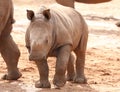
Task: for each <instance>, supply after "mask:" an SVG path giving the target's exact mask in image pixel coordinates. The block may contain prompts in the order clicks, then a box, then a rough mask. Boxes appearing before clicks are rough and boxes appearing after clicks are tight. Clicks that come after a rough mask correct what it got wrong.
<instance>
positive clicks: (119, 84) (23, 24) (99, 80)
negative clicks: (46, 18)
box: [0, 0, 120, 92]
mask: <svg viewBox="0 0 120 92" xmlns="http://www.w3.org/2000/svg"><path fill="white" fill-rule="evenodd" d="M13 1H14V8H15V19H16V23H15V24H14V29H13V32H12V35H13V38H14V40H15V42H16V43H17V45H18V46H19V48H20V51H21V57H20V60H19V65H18V67H19V69H20V71H21V72H22V74H23V76H22V77H21V78H20V79H19V80H18V81H5V80H0V92H120V71H119V70H120V52H119V51H120V37H119V36H120V28H118V27H116V25H115V23H116V22H117V21H119V20H120V12H119V10H120V2H119V0H113V1H112V2H108V3H104V4H97V5H94V4H92V5H87V4H80V3H76V9H77V10H78V11H79V12H81V14H82V15H83V16H84V18H85V19H86V22H87V23H88V26H89V41H88V48H87V52H86V65H85V74H86V77H87V80H88V84H73V83H70V82H67V83H66V85H65V86H64V87H63V88H61V89H54V86H53V84H52V79H53V76H54V68H55V66H54V65H55V58H49V59H48V63H49V69H50V74H49V80H50V82H51V84H52V88H51V89H41V88H40V89H38V88H35V87H34V83H35V81H36V80H38V78H39V75H38V70H37V68H36V65H35V64H34V62H30V61H29V60H28V52H27V49H26V48H25V40H24V36H25V31H26V28H27V25H28V23H29V21H28V20H27V18H26V9H34V10H37V9H38V7H39V6H40V5H41V4H46V5H49V4H52V3H54V1H53V0H44V1H42V0H26V1H25V0H19V1H18V0H13ZM4 73H6V65H5V63H4V60H3V59H2V57H1V56H0V76H2V75H3V74H4Z"/></svg>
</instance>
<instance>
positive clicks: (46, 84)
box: [35, 80, 51, 88]
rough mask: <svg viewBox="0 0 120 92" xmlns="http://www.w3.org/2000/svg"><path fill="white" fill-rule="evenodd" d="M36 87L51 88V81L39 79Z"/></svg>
mask: <svg viewBox="0 0 120 92" xmlns="http://www.w3.org/2000/svg"><path fill="white" fill-rule="evenodd" d="M35 87H36V88H50V87H51V85H50V82H49V81H48V80H44V81H37V82H36V83H35Z"/></svg>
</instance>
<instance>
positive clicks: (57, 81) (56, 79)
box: [53, 76, 66, 88]
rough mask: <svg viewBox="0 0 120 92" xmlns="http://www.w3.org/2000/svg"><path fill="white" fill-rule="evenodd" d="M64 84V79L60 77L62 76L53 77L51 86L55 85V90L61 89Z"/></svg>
mask: <svg viewBox="0 0 120 92" xmlns="http://www.w3.org/2000/svg"><path fill="white" fill-rule="evenodd" d="M65 83H66V78H65V77H62V76H59V77H57V76H55V77H54V80H53V84H54V85H55V87H56V88H57V87H58V88H59V87H63V86H64V85H65Z"/></svg>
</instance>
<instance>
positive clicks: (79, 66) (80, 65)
mask: <svg viewBox="0 0 120 92" xmlns="http://www.w3.org/2000/svg"><path fill="white" fill-rule="evenodd" d="M75 53H76V55H77V60H76V75H75V77H74V79H73V82H75V83H86V82H87V80H86V78H85V75H84V65H85V52H84V51H80V50H78V49H77V50H76V51H75Z"/></svg>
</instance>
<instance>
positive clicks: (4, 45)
mask: <svg viewBox="0 0 120 92" xmlns="http://www.w3.org/2000/svg"><path fill="white" fill-rule="evenodd" d="M13 23H14V19H13V5H12V1H11V0H0V53H1V56H2V57H3V59H4V60H5V63H6V65H7V70H8V73H7V74H5V75H4V76H3V77H2V78H3V79H5V80H16V79H18V78H20V77H21V73H20V72H19V70H18V68H17V64H18V59H19V56H20V51H19V49H18V47H17V45H16V44H15V42H14V41H13V39H12V37H11V35H10V32H11V30H12V24H13Z"/></svg>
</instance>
